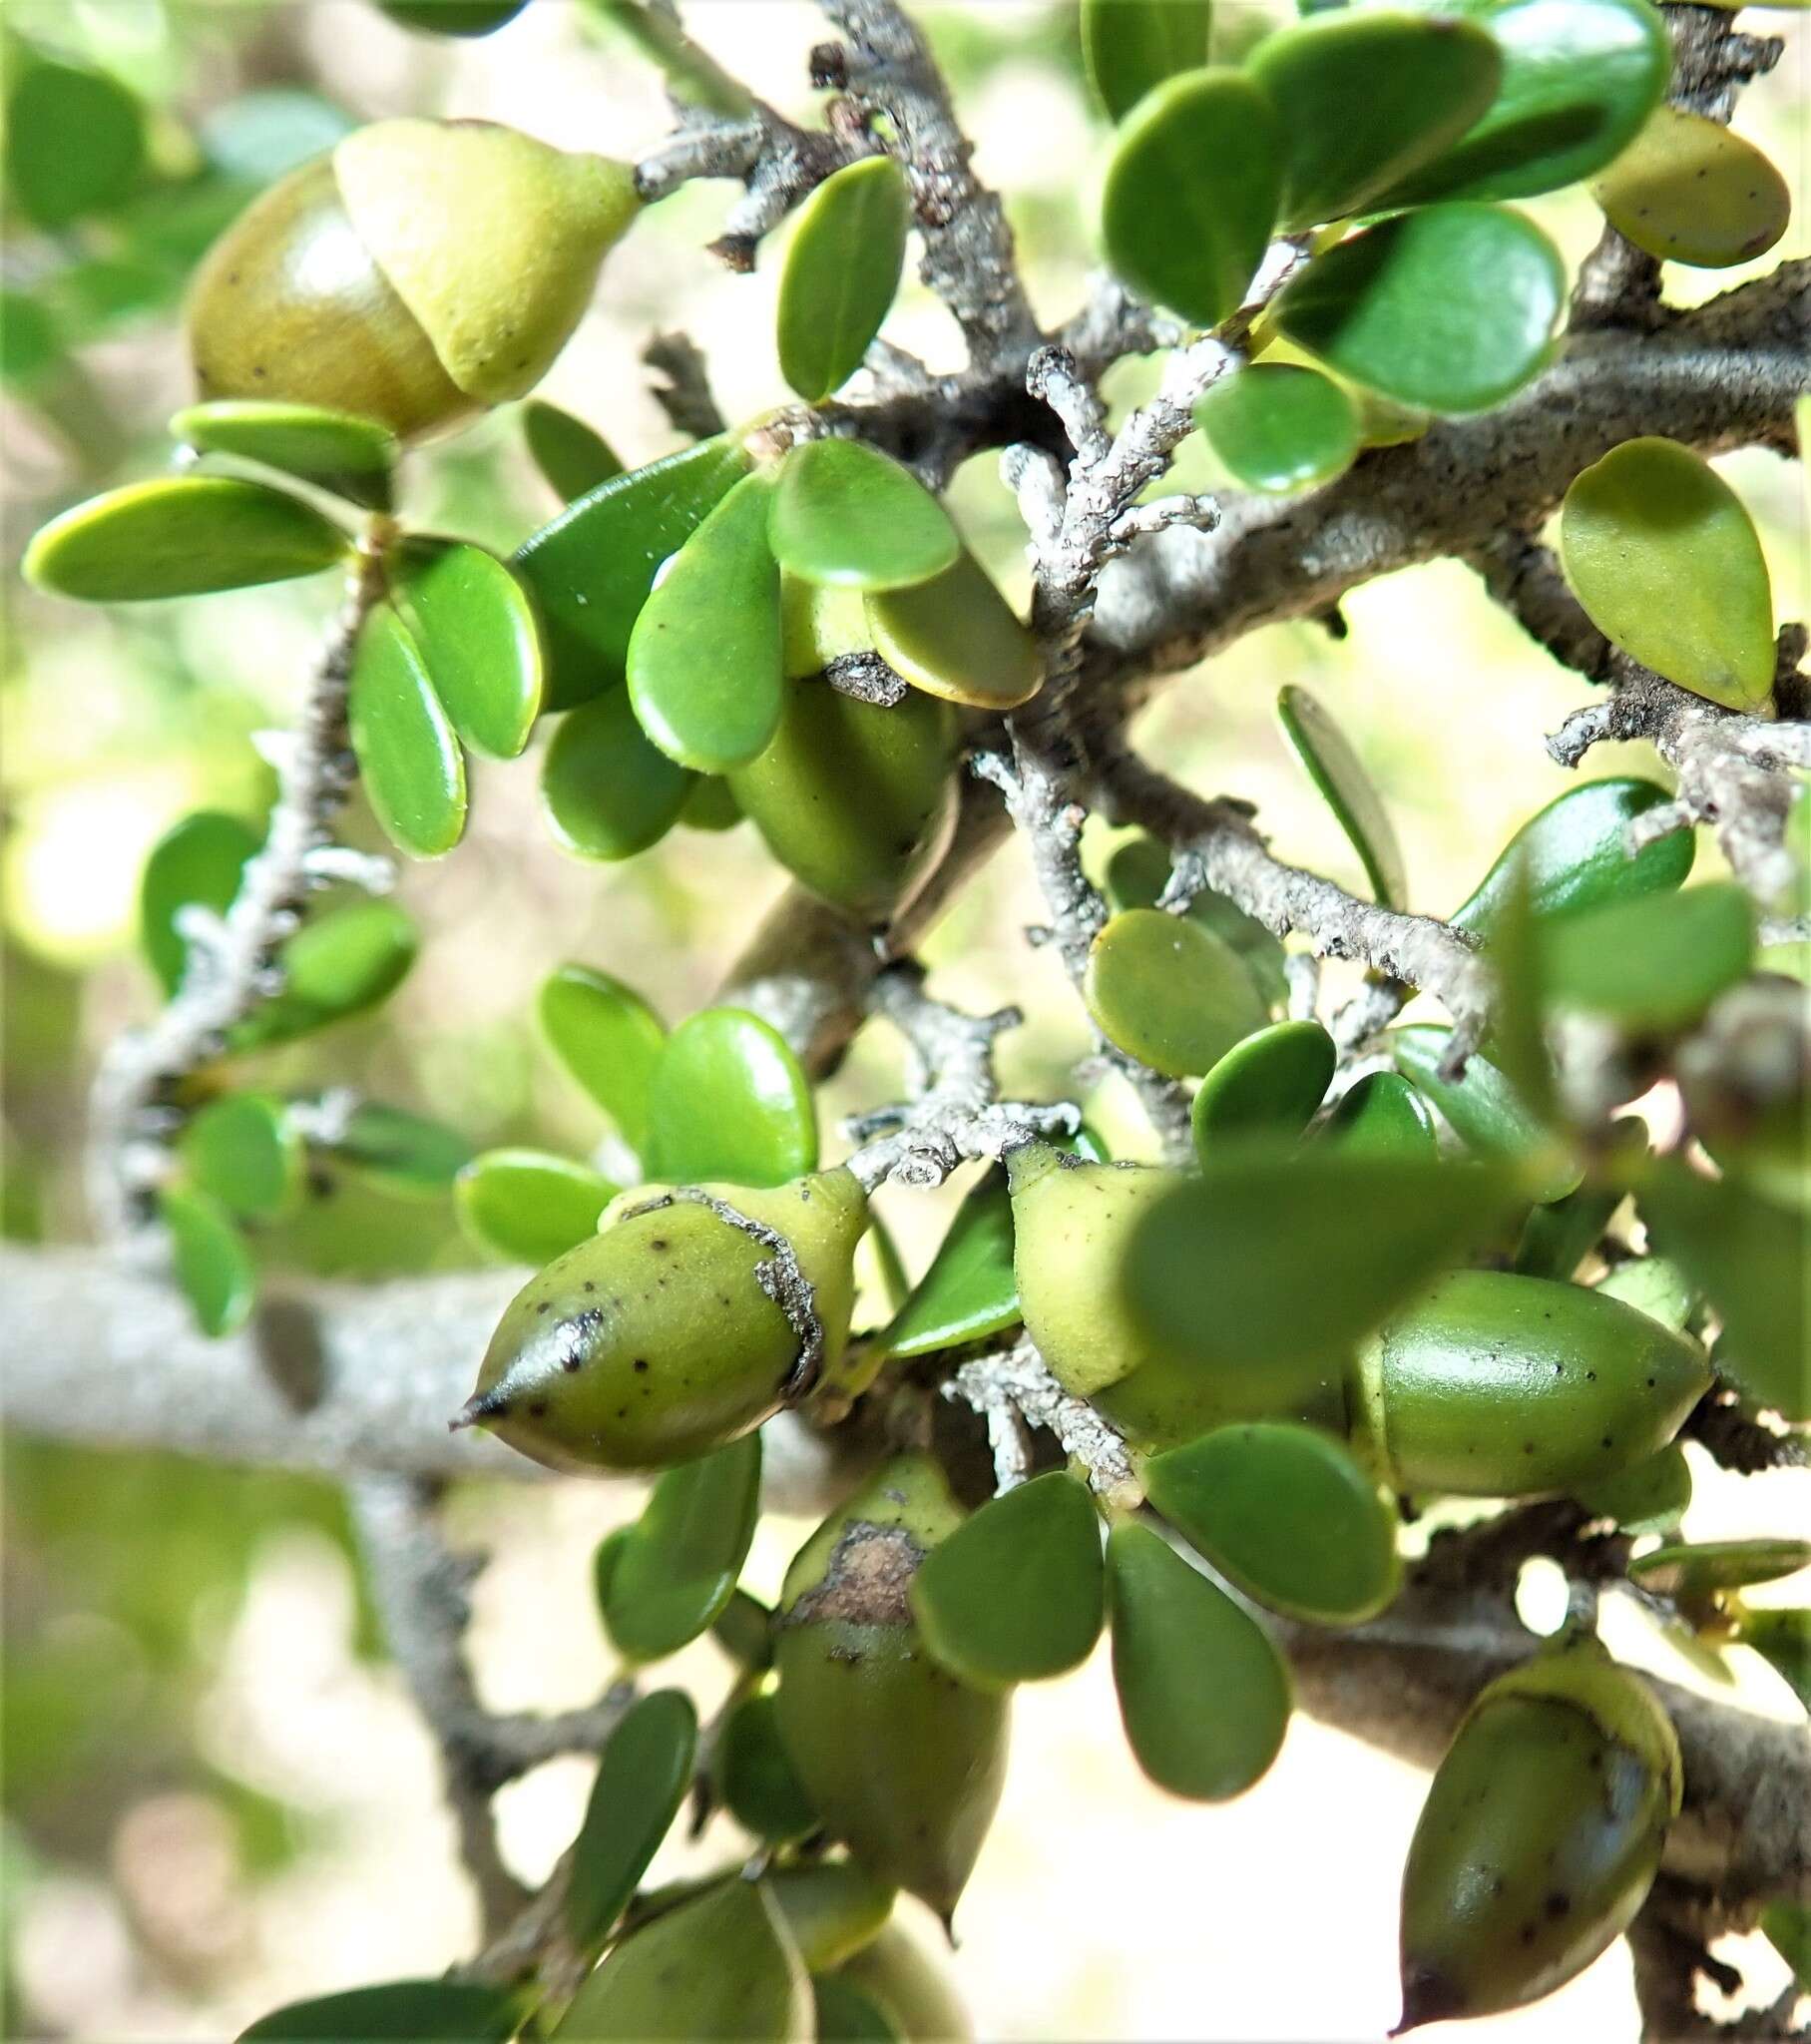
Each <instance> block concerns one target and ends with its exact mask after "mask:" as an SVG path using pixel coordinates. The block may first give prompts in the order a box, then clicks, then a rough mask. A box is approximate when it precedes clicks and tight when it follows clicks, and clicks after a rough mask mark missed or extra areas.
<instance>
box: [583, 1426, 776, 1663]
mask: <svg viewBox="0 0 1811 2044" xmlns="http://www.w3.org/2000/svg"><path fill="white" fill-rule="evenodd" d="M760 1480H761V1443H760V1435H759V1434H758V1433H750V1434H744V1435H743V1436H742V1437H741V1439H739V1440H734V1441H731V1442H729V1443H728V1445H727V1446H725V1447H721V1448H719V1449H717V1451H716V1452H715V1453H714V1454H712V1455H705V1456H702V1457H701V1458H700V1459H699V1460H697V1461H695V1462H685V1463H681V1464H680V1465H679V1468H677V1469H669V1470H667V1471H666V1473H665V1474H664V1475H663V1476H662V1477H661V1478H660V1480H659V1481H658V1482H657V1483H656V1484H655V1487H654V1490H653V1492H652V1494H651V1495H650V1497H649V1500H648V1503H647V1504H646V1505H645V1506H644V1507H643V1510H642V1516H641V1518H640V1519H638V1520H637V1521H636V1524H635V1528H634V1531H633V1532H632V1533H631V1535H630V1538H629V1539H628V1540H627V1541H626V1542H625V1543H624V1546H623V1550H622V1552H621V1553H620V1554H619V1555H618V1557H617V1562H616V1567H615V1569H614V1571H613V1572H612V1575H611V1579H610V1585H609V1590H608V1593H607V1595H606V1598H605V1603H604V1624H605V1627H606V1629H607V1630H608V1632H609V1634H610V1637H611V1639H612V1640H613V1641H614V1642H615V1644H616V1647H617V1650H618V1652H620V1653H622V1654H624V1655H625V1656H627V1657H628V1658H629V1659H630V1660H632V1661H660V1660H664V1659H665V1658H666V1656H667V1655H669V1654H677V1653H678V1652H679V1649H680V1648H681V1647H683V1646H685V1645H687V1644H688V1643H689V1642H690V1641H692V1640H695V1639H696V1638H697V1637H698V1635H699V1634H700V1633H703V1632H705V1631H707V1630H708V1629H709V1627H710V1625H711V1623H712V1621H713V1620H714V1619H715V1618H716V1616H717V1614H718V1613H719V1612H720V1611H721V1610H722V1608H723V1606H724V1605H725V1604H727V1603H728V1601H729V1593H730V1592H731V1591H732V1590H733V1589H734V1588H735V1579H736V1577H737V1576H738V1575H740V1574H741V1569H742V1563H743V1561H744V1560H746V1558H747V1554H748V1542H749V1541H750V1540H751V1539H752V1538H753V1535H754V1521H755V1518H756V1515H757V1514H758V1512H759V1510H760Z"/></svg>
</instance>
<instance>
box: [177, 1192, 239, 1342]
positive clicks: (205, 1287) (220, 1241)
mask: <svg viewBox="0 0 1811 2044" xmlns="http://www.w3.org/2000/svg"><path fill="white" fill-rule="evenodd" d="M158 1213H159V1215H160V1216H161V1217H162V1219H163V1223H164V1226H165V1227H166V1228H168V1229H169V1231H170V1244H171V1248H172V1250H173V1251H174V1253H175V1257H176V1279H177V1282H178V1284H180V1285H181V1286H182V1288H183V1296H184V1297H185V1298H186V1299H188V1301H189V1303H190V1304H191V1305H192V1306H193V1307H194V1308H195V1317H196V1321H197V1323H198V1324H199V1325H200V1327H201V1330H202V1332H203V1333H204V1334H211V1335H216V1336H218V1335H222V1334H230V1333H233V1332H234V1331H235V1330H236V1329H237V1328H239V1327H242V1326H243V1325H244V1323H245V1321H246V1319H247V1318H248V1317H249V1315H250V1312H251V1305H252V1301H253V1299H254V1298H255V1296H256V1293H257V1274H256V1272H255V1271H253V1269H252V1268H251V1253H250V1251H249V1250H247V1249H246V1247H245V1238H244V1237H243V1236H242V1235H240V1233H239V1232H238V1229H237V1228H236V1227H235V1226H234V1225H233V1221H232V1217H231V1216H230V1215H229V1214H228V1213H227V1212H226V1208H225V1207H223V1206H222V1205H221V1204H220V1202H219V1201H218V1200H215V1199H212V1198H210V1196H209V1195H208V1194H207V1193H204V1192H197V1191H194V1190H192V1189H190V1188H189V1187H186V1186H165V1187H164V1189H163V1190H162V1191H161V1192H160V1193H159V1194H158Z"/></svg>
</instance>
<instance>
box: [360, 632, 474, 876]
mask: <svg viewBox="0 0 1811 2044" xmlns="http://www.w3.org/2000/svg"><path fill="white" fill-rule="evenodd" d="M346 723H347V728H348V730H349V731H350V733H351V739H352V751H353V753H354V754H355V755H356V756H357V760H358V772H359V779H360V783H361V785H362V786H363V788H364V792H365V799H366V800H367V801H368V802H369V803H370V804H371V813H372V814H373V815H374V816H375V817H376V818H377V820H378V822H379V823H381V824H382V826H383V831H384V835H385V836H386V837H388V838H389V840H390V842H391V843H392V844H394V845H395V846H396V847H397V848H398V849H399V850H401V851H406V852H408V853H410V854H411V856H413V857H415V858H438V857H439V856H440V855H441V854H442V853H443V852H448V851H451V850H452V848H453V846H454V845H455V844H457V843H458V842H459V840H460V838H461V837H463V836H464V835H465V812H466V794H465V757H464V755H463V754H462V753H461V752H460V750H459V742H458V740H457V739H456V738H455V737H454V736H453V727H452V725H451V723H450V722H449V721H448V718H447V714H446V712H445V710H444V709H442V707H441V703H440V698H439V697H438V696H437V695H436V694H435V693H434V684H433V681H432V679H431V677H430V676H429V674H428V671H427V667H426V664H425V663H424V661H423V660H422V657H421V650H420V648H419V647H418V646H417V645H416V643H415V639H414V635H413V634H412V633H411V632H410V631H409V629H408V627H407V626H406V625H405V624H404V623H403V622H402V620H401V619H400V618H399V617H398V616H397V614H396V613H395V611H393V610H392V609H391V608H390V607H389V605H388V604H384V605H382V606H380V607H379V608H378V609H377V610H375V611H373V612H372V613H371V615H370V617H369V618H367V619H366V621H365V627H364V630H363V631H362V632H361V633H360V634H359V635H358V653H357V656H356V658H355V660H354V662H353V666H352V688H351V693H350V695H349V696H348V697H347V700H346Z"/></svg>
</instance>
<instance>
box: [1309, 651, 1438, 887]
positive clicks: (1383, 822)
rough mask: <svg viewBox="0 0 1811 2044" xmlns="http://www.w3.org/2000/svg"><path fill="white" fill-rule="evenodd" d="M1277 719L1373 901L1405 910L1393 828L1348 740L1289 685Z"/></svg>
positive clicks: (1403, 875)
mask: <svg viewBox="0 0 1811 2044" xmlns="http://www.w3.org/2000/svg"><path fill="white" fill-rule="evenodd" d="M1276 716H1277V722H1278V723H1279V724H1280V725H1281V726H1282V730H1283V737H1284V738H1286V739H1287V740H1288V741H1289V746H1290V749H1291V750H1292V751H1293V753H1294V754H1295V757H1296V758H1297V759H1298V760H1299V761H1300V762H1301V763H1302V766H1303V767H1305V768H1306V769H1307V773H1308V778H1309V779H1310V780H1312V781H1313V783H1314V785H1315V786H1316V787H1317V788H1319V789H1320V792H1321V795H1322V797H1323V798H1324V799H1325V801H1326V804H1327V806H1328V808H1330V809H1331V810H1332V811H1333V814H1334V816H1335V818H1336V819H1337V821H1338V823H1339V827H1340V828H1341V829H1342V830H1343V831H1344V832H1345V833H1346V837H1347V839H1348V841H1349V842H1350V844H1351V846H1352V849H1353V850H1354V851H1355V852H1357V854H1358V856H1359V858H1360V860H1361V861H1362V863H1363V865H1364V869H1365V875H1366V877H1367V878H1368V879H1369V880H1370V882H1371V894H1372V898H1373V899H1374V900H1376V901H1379V902H1381V903H1382V904H1383V905H1384V907H1386V908H1401V907H1403V906H1404V905H1405V904H1406V903H1407V901H1408V898H1409V883H1408V875H1407V873H1406V871H1405V870H1404V867H1403V860H1402V846H1401V845H1400V844H1399V843H1398V842H1397V838H1396V826H1395V825H1394V824H1393V823H1392V822H1391V821H1390V816H1389V811H1388V810H1387V809H1385V807H1384V805H1383V802H1382V800H1381V799H1380V798H1379V796H1378V793H1377V790H1376V788H1375V787H1373V786H1372V784H1371V776H1370V775H1369V774H1368V773H1367V772H1366V771H1365V768H1364V764H1363V762H1362V761H1361V760H1360V759H1359V757H1358V755H1357V753H1355V752H1354V751H1353V749H1352V743H1351V741H1350V740H1349V739H1348V738H1347V737H1346V735H1345V733H1344V732H1342V731H1341V730H1340V728H1339V726H1338V725H1337V724H1335V723H1334V722H1333V720H1332V718H1331V717H1329V716H1328V714H1327V712H1326V711H1325V710H1324V709H1323V708H1322V707H1321V705H1320V703H1319V702H1318V701H1317V700H1316V698H1314V697H1313V696H1310V695H1309V693H1308V692H1307V690H1306V689H1304V688H1301V687H1299V686H1297V685H1296V684H1295V683H1293V682H1290V683H1287V684H1285V686H1284V687H1283V688H1281V689H1279V690H1278V691H1277V697H1276Z"/></svg>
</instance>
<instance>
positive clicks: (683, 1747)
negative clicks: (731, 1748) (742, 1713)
mask: <svg viewBox="0 0 1811 2044" xmlns="http://www.w3.org/2000/svg"><path fill="white" fill-rule="evenodd" d="M697 1744H698V1720H697V1712H696V1711H695V1710H694V1709H693V1707H692V1703H691V1699H690V1698H689V1697H688V1696H686V1695H685V1693H684V1692H683V1691H682V1690H677V1689H658V1690H656V1691H655V1692H654V1694H653V1695H652V1696H646V1697H642V1698H641V1699H640V1700H639V1701H637V1702H636V1703H633V1704H631V1705H630V1707H629V1709H628V1711H627V1712H625V1713H624V1715H623V1717H622V1719H621V1720H620V1721H619V1723H618V1724H617V1726H616V1728H615V1730H614V1731H612V1733H611V1735H610V1737H609V1739H607V1740H606V1741H605V1743H604V1753H603V1756H602V1758H601V1759H600V1761H599V1763H598V1773H597V1779H596V1780H595V1781H594V1782H593V1784H592V1789H591V1800H590V1801H589V1802H588V1803H587V1805H586V1809H585V1820H584V1822H583V1823H582V1824H581V1825H580V1826H579V1835H578V1837H577V1838H576V1839H575V1840H574V1841H573V1854H572V1875H571V1878H570V1880H569V1882H568V1884H567V1890H566V1930H567V1935H568V1936H569V1937H570V1938H571V1939H572V1941H573V1943H574V1944H576V1945H577V1946H578V1947H579V1949H580V1950H581V1951H590V1950H592V1949H593V1948H594V1947H595V1946H597V1945H598V1944H600V1943H601V1942H602V1941H603V1939H604V1938H605V1937H606V1936H607V1935H608V1934H609V1932H610V1931H611V1929H612V1928H613V1927H614V1926H615V1924H616V1921H617V1919H618V1917H620V1916H621V1915H622V1913H623V1911H624V1910H625V1909H626V1908H628V1906H629V1902H630V1898H631V1896H633V1895H634V1893H635V1891H636V1889H637V1887H638V1886H639V1885H640V1883H641V1879H642V1876H643V1874H645V1873H646V1872H647V1871H648V1865H649V1862H650V1861H651V1860H652V1859H653V1858H654V1855H655V1853H656V1852H657V1851H659V1850H660V1846H661V1841H662V1840H663V1839H664V1838H665V1837H666V1835H667V1833H668V1832H669V1831H670V1830H671V1829H672V1828H673V1822H674V1819H675V1817H677V1816H678V1815H679V1806H680V1804H681V1803H683V1802H684V1800H685V1794H686V1791H687V1790H688V1789H690V1787H691V1771H692V1766H693V1763H694V1761H695V1759H696V1756H697Z"/></svg>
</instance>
